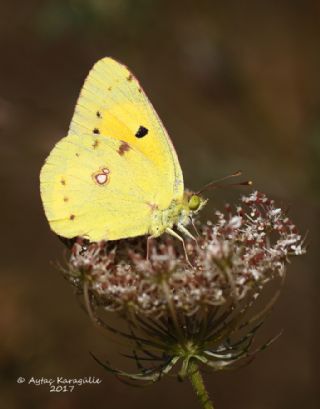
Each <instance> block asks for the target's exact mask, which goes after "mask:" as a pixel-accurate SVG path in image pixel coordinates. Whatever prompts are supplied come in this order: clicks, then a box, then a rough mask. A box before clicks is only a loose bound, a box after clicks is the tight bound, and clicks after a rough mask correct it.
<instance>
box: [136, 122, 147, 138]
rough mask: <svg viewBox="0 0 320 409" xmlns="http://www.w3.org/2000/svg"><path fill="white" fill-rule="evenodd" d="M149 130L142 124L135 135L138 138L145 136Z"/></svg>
mask: <svg viewBox="0 0 320 409" xmlns="http://www.w3.org/2000/svg"><path fill="white" fill-rule="evenodd" d="M148 132H149V130H148V129H147V128H145V127H144V126H142V125H141V126H140V127H139V129H138V130H137V132H136V134H135V136H136V137H137V138H143V137H144V136H146V135H147V133H148Z"/></svg>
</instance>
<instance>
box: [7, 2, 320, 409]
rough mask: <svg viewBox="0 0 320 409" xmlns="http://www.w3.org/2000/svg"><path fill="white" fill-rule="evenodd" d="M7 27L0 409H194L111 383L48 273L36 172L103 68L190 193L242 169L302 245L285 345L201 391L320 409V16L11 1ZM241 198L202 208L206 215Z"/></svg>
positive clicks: (308, 9) (165, 394) (68, 294)
mask: <svg viewBox="0 0 320 409" xmlns="http://www.w3.org/2000/svg"><path fill="white" fill-rule="evenodd" d="M0 16H1V17H0V137H1V145H0V146H1V148H0V178H1V191H2V194H1V199H0V206H1V207H0V208H1V216H2V217H1V246H0V251H1V278H0V311H1V312H0V334H1V335H0V336H1V338H0V339H1V341H0V343H1V345H0V365H1V391H0V408H1V409H2V408H6V409H11V408H55V409H58V408H59V409H60V408H61V409H63V408H77V409H81V408H88V407H91V408H101V407H103V408H121V409H122V408H131V409H134V408H149V407H152V408H154V409H156V408H162V407H166V409H173V408H178V407H179V408H180V407H181V408H182V407H183V408H185V409H187V408H190V409H191V408H197V407H198V406H197V405H198V403H197V402H196V399H195V397H194V396H193V392H192V390H191V387H190V385H188V383H187V382H185V383H182V384H179V383H177V382H176V381H175V380H174V379H165V380H163V381H161V382H160V383H158V384H156V385H154V386H152V387H149V388H144V389H133V388H130V387H127V386H125V385H123V384H121V383H119V382H118V381H117V380H116V379H114V378H113V377H112V376H111V375H109V374H107V373H105V372H104V371H103V370H102V369H101V368H100V367H99V366H98V365H97V364H96V363H95V362H94V361H93V360H92V358H91V357H90V355H89V352H88V351H94V352H95V353H96V354H97V355H101V356H108V357H110V358H111V359H113V362H115V363H117V359H118V358H117V355H116V351H117V347H116V345H114V344H112V343H111V342H110V341H108V339H107V338H106V337H103V336H102V335H100V334H98V333H97V331H96V330H95V329H94V328H93V326H92V324H91V323H90V321H89V319H88V317H87V316H86V315H85V314H84V312H83V311H82V310H81V308H80V307H79V304H78V302H77V300H76V298H75V297H74V295H73V290H72V288H70V286H69V285H68V283H67V282H66V281H65V280H64V279H63V278H62V276H61V274H60V273H59V272H58V271H57V268H56V267H55V266H54V262H56V261H58V260H60V261H61V260H63V246H62V244H61V243H60V242H59V241H58V240H57V239H56V237H55V236H54V235H53V234H52V233H51V232H50V230H49V228H48V224H47V222H46V220H45V217H44V214H43V210H42V207H41V202H40V197H39V182H38V175H39V170H40V167H41V165H42V163H43V161H44V159H45V157H46V156H47V155H48V153H49V151H50V150H51V148H52V147H53V145H54V144H55V143H56V142H57V141H58V140H59V139H60V138H61V137H62V136H64V135H65V134H66V132H67V129H68V125H69V121H70V119H71V115H72V112H73V108H74V105H75V101H76V98H77V96H78V93H79V90H80V87H81V85H82V82H83V80H84V78H85V76H86V75H87V73H88V70H89V69H90V67H91V66H92V64H93V63H94V62H95V61H96V60H98V59H99V58H101V57H104V56H113V57H114V58H116V59H118V60H120V61H122V62H124V63H125V64H127V65H128V66H129V67H130V68H131V69H132V70H133V72H134V73H135V74H136V75H137V77H138V78H139V79H140V80H141V82H142V84H143V86H144V89H145V91H146V93H147V94H148V96H149V97H150V99H151V100H152V102H153V103H154V105H155V107H156V109H157V111H158V113H159V115H160V117H161V118H162V120H163V122H164V123H165V125H166V127H167V129H168V131H169V133H170V135H171V137H172V139H173V141H174V145H175V147H176V149H177V152H178V155H179V158H180V162H181V165H182V168H183V170H184V175H185V183H186V185H187V186H189V187H191V188H195V189H196V188H199V187H200V186H202V185H203V184H204V183H206V182H208V181H209V180H210V179H212V178H216V177H220V176H223V175H226V174H228V173H230V172H233V171H235V170H238V169H239V168H240V169H242V170H243V171H244V174H245V177H248V178H252V179H253V180H254V181H255V186H256V187H257V188H258V189H260V190H262V191H264V192H267V193H268V194H269V195H271V196H272V197H274V198H276V199H277V200H279V201H280V203H285V204H289V205H290V206H291V210H290V214H291V217H292V218H293V220H294V221H295V222H296V223H297V224H298V226H299V227H300V230H301V231H302V232H303V233H305V232H307V231H309V233H308V242H309V244H310V249H309V251H308V254H307V255H306V256H304V257H301V258H299V259H296V260H294V262H293V264H292V265H291V266H290V268H289V274H288V277H287V280H286V284H285V288H284V290H283V293H282V296H281V298H280V301H279V302H278V303H277V306H276V309H275V311H274V312H273V314H272V315H271V317H270V318H269V319H268V323H267V325H266V328H265V330H264V334H265V336H270V335H273V334H276V333H277V332H279V331H280V330H281V329H283V330H284V332H283V335H282V337H281V338H280V340H278V341H277V342H276V344H274V345H273V346H272V347H271V348H270V349H268V350H267V351H265V352H263V353H262V354H261V355H259V356H258V357H257V359H256V360H255V361H254V362H253V363H252V364H251V365H250V366H248V367H246V368H244V369H241V370H239V371H235V372H226V373H216V374H213V375H210V376H207V377H206V380H207V385H208V388H209V391H210V393H211V395H212V396H213V398H214V401H215V403H216V407H217V408H218V409H219V408H220V409H222V408H235V407H236V408H237V409H249V408H255V409H273V408H281V409H286V408H288V409H289V408H290V409H294V408H299V409H300V408H310V409H312V408H319V407H320V402H319V396H318V389H319V375H320V370H319V367H320V362H319V354H318V350H319V343H320V328H319V306H320V302H319V295H318V292H319V288H320V287H319V282H320V279H319V276H318V273H319V267H318V262H319V261H318V257H317V252H318V248H319V245H320V238H319V234H318V232H319V216H320V206H319V204H320V185H319V182H320V173H319V170H320V168H319V164H320V135H319V132H320V3H319V2H318V1H316V0H315V1H293V0H291V1H282V2H279V1H272V0H269V1H261V2H259V1H243V2H240V1H236V0H235V1H226V2H218V1H194V2H188V1H184V2H179V1H169V0H162V1H160V0H158V1H157V0H155V1H147V0H137V1H129V0H112V1H111V0H110V1H107V0H69V1H62V0H52V1H48V0H46V1H35V0H29V1H27V2H23V1H18V0H11V1H1V4H0ZM240 194H241V191H239V190H234V191H233V192H227V191H225V192H214V193H212V194H210V198H211V200H210V203H209V205H208V207H210V208H209V210H214V209H215V208H216V206H217V205H218V204H219V203H222V202H223V201H224V199H225V198H228V199H229V198H230V197H232V198H236V197H238V196H239V195H240ZM262 339H264V337H262ZM89 375H91V376H99V377H100V378H102V379H103V382H102V384H101V385H99V386H97V385H90V386H83V387H81V388H78V389H77V390H76V391H74V392H73V393H49V391H48V388H47V387H45V386H42V387H34V386H31V385H29V386H28V385H17V383H16V379H17V377H19V376H23V377H26V378H28V377H30V376H36V377H42V376H43V377H47V378H51V377H56V376H67V377H72V378H73V377H83V376H89Z"/></svg>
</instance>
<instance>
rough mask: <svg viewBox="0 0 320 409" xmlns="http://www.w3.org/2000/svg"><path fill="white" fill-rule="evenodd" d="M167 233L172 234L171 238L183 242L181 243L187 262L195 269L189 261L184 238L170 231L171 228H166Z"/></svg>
mask: <svg viewBox="0 0 320 409" xmlns="http://www.w3.org/2000/svg"><path fill="white" fill-rule="evenodd" d="M166 233H168V234H170V235H171V236H173V237H175V238H176V239H178V240H179V241H181V243H182V245H183V250H184V255H185V257H186V262H187V263H188V264H189V266H190V267H193V265H192V264H191V263H190V260H189V257H188V254H187V248H186V244H185V242H184V240H183V238H182V237H181V236H179V234H178V233H176V232H175V231H174V230H172V229H170V228H169V227H167V228H166ZM190 234H191V233H190Z"/></svg>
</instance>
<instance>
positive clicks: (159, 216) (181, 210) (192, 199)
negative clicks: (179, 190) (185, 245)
mask: <svg viewBox="0 0 320 409" xmlns="http://www.w3.org/2000/svg"><path fill="white" fill-rule="evenodd" d="M205 203H206V200H204V199H203V198H201V197H200V196H196V195H190V193H185V194H184V196H183V198H182V199H181V200H177V199H175V200H173V201H172V202H171V203H170V205H169V207H168V208H166V209H162V210H160V209H158V208H154V209H153V210H152V222H151V226H150V229H149V234H150V235H152V236H153V237H157V236H160V235H161V234H163V233H164V232H165V231H166V229H168V228H169V229H171V228H172V227H173V226H179V225H180V226H186V225H188V224H189V223H190V221H191V218H192V215H194V214H195V213H197V212H198V211H199V210H200V209H201V208H202V207H203V206H204V205H205Z"/></svg>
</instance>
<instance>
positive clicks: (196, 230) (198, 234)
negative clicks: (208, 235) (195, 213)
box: [190, 217, 200, 237]
mask: <svg viewBox="0 0 320 409" xmlns="http://www.w3.org/2000/svg"><path fill="white" fill-rule="evenodd" d="M190 221H191V224H192V227H193V228H194V231H195V232H196V235H197V236H198V237H200V233H199V231H198V229H197V226H196V225H195V223H194V220H193V218H192V217H190Z"/></svg>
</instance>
